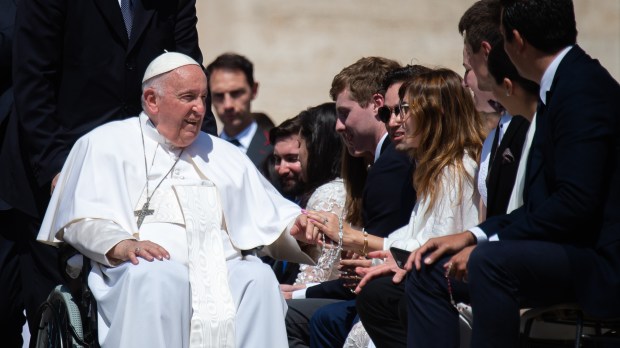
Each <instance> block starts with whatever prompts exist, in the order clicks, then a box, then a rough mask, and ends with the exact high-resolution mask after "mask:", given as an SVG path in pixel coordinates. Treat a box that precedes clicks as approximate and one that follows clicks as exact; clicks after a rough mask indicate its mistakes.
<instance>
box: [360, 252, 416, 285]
mask: <svg viewBox="0 0 620 348" xmlns="http://www.w3.org/2000/svg"><path fill="white" fill-rule="evenodd" d="M368 256H369V257H372V258H375V259H384V260H385V263H384V264H382V265H378V266H373V267H370V269H369V270H368V271H367V272H366V274H364V278H362V280H360V283H359V285H358V286H357V288H356V289H355V293H357V294H359V293H360V291H362V288H363V287H364V286H365V285H366V284H368V282H369V281H371V280H372V279H374V278H377V277H380V276H383V275H388V274H394V277H393V278H392V281H393V282H394V283H395V284H398V283H400V282H401V281H402V280H403V279H404V278H405V276H406V275H407V271H405V270H404V269H401V268H399V267H398V265H397V264H396V261H394V258H393V257H392V253H390V252H389V251H387V250H379V251H373V252H370V253H368Z"/></svg>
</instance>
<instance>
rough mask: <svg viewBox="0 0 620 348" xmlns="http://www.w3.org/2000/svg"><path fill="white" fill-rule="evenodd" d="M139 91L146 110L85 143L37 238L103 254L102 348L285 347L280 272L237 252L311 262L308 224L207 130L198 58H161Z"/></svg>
mask: <svg viewBox="0 0 620 348" xmlns="http://www.w3.org/2000/svg"><path fill="white" fill-rule="evenodd" d="M142 87H143V88H142V89H143V95H142V98H143V101H142V103H143V110H144V111H143V113H142V114H141V115H140V116H139V117H135V118H130V119H127V120H124V121H117V122H111V123H108V124H106V125H103V126H101V127H98V128H96V129H95V130H93V131H92V132H90V133H88V134H86V135H85V136H83V137H82V138H81V139H80V140H78V141H77V143H76V144H75V146H74V147H73V149H72V150H71V154H70V155H69V157H68V158H67V161H66V163H65V165H64V168H63V170H62V173H61V175H60V179H59V181H58V184H57V186H56V189H55V190H54V193H53V196H52V200H51V202H50V205H49V207H48V210H47V214H46V215H45V219H44V221H43V225H42V227H41V231H40V233H39V236H38V239H39V240H41V241H44V242H47V243H52V244H58V243H60V242H63V241H64V242H66V243H68V244H70V245H72V246H73V247H75V248H76V249H77V250H78V251H79V252H81V253H82V254H84V255H86V256H87V257H89V258H90V259H91V260H92V261H93V262H92V264H93V268H92V270H91V272H90V274H89V275H88V284H89V287H90V288H91V290H92V292H93V294H94V297H95V299H96V300H97V308H98V311H99V313H98V326H99V328H98V329H99V342H100V343H101V345H102V347H115V348H116V347H287V339H286V330H285V327H284V315H285V312H286V309H287V307H286V304H285V302H284V300H283V298H282V296H281V294H280V290H279V287H278V284H277V281H276V279H275V276H274V274H273V272H272V271H271V269H270V268H269V267H268V266H267V265H265V264H263V263H262V262H261V261H260V259H258V258H257V257H255V256H251V255H248V256H242V254H241V251H242V250H249V249H253V248H256V247H259V246H263V245H264V246H265V248H263V250H264V251H266V253H267V254H269V255H271V256H273V257H275V258H279V259H288V260H291V261H295V262H299V263H313V261H312V258H311V257H310V256H308V254H306V253H304V252H303V251H302V250H301V248H300V245H299V243H298V242H297V240H296V239H294V238H293V237H291V234H290V232H292V233H295V234H300V235H302V236H301V237H299V238H301V239H304V238H305V234H304V233H303V232H302V233H299V232H300V231H305V229H306V228H308V229H310V228H312V227H309V226H310V224H306V219H305V216H303V215H302V217H300V218H298V215H299V214H300V208H299V207H298V206H296V205H294V204H292V203H290V202H289V201H288V200H286V199H284V198H283V197H282V196H280V194H279V193H278V192H277V191H276V190H275V189H274V188H273V187H272V186H271V185H270V184H269V183H268V182H267V181H266V180H265V179H264V178H263V177H262V175H261V174H260V173H259V172H258V171H257V170H256V167H255V166H254V165H253V164H252V162H251V161H250V160H249V159H248V157H247V156H245V155H244V154H243V153H241V152H240V151H239V150H238V149H237V147H235V146H234V145H231V144H229V143H228V142H226V141H223V140H220V139H218V138H215V137H212V136H210V135H207V134H205V133H201V132H200V126H201V123H202V119H203V116H204V114H205V97H206V93H207V80H206V77H205V75H204V73H203V71H202V69H201V67H200V65H199V64H198V63H196V62H195V61H194V60H192V59H191V58H190V57H188V56H185V55H182V54H179V53H164V54H163V55H161V56H159V57H157V58H156V59H155V60H154V61H153V62H151V64H150V65H149V67H148V68H147V70H146V73H145V76H144V79H143V86H142ZM311 234H312V232H310V234H308V235H309V236H310V235H311ZM307 248H309V250H310V253H311V254H314V251H315V249H314V248H313V247H309V246H307Z"/></svg>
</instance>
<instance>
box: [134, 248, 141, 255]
mask: <svg viewBox="0 0 620 348" xmlns="http://www.w3.org/2000/svg"><path fill="white" fill-rule="evenodd" d="M140 250H142V249H140V247H136V248H135V249H134V251H133V253H134V254H136V255H138V254H139V253H140Z"/></svg>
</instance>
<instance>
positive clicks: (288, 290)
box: [280, 284, 306, 300]
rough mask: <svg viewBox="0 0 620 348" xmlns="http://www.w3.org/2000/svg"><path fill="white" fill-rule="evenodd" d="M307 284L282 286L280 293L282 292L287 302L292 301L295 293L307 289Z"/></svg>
mask: <svg viewBox="0 0 620 348" xmlns="http://www.w3.org/2000/svg"><path fill="white" fill-rule="evenodd" d="M305 288H306V284H294V285H290V284H280V292H282V296H284V299H285V300H290V299H292V298H293V292H294V291H296V290H301V289H305Z"/></svg>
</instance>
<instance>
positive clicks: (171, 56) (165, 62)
mask: <svg viewBox="0 0 620 348" xmlns="http://www.w3.org/2000/svg"><path fill="white" fill-rule="evenodd" d="M185 65H198V66H200V64H198V62H196V61H195V60H194V59H193V58H192V57H190V56H187V55H185V54H183V53H178V52H166V53H164V54H162V55H160V56H158V57H157V58H155V59H153V61H152V62H151V64H149V66H147V67H146V72H145V73H144V78H142V83H144V81H146V80H148V79H150V78H153V77H155V76H157V75H161V74H165V73H167V72H169V71H172V70H174V69H176V68H180V67H182V66H185Z"/></svg>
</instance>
